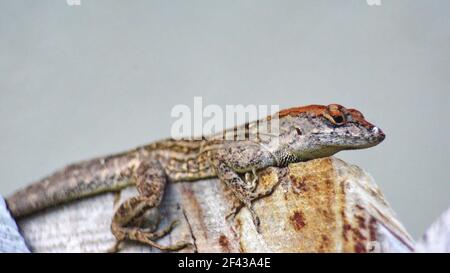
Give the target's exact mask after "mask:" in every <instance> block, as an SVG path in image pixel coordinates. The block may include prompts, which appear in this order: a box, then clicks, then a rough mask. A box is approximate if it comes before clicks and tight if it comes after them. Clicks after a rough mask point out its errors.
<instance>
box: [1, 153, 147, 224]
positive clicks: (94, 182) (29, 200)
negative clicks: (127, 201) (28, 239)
mask: <svg viewBox="0 0 450 273" xmlns="http://www.w3.org/2000/svg"><path fill="white" fill-rule="evenodd" d="M138 165H139V159H138V157H137V156H136V154H135V153H131V152H130V153H124V154H120V155H115V156H109V157H103V158H97V159H92V160H88V161H84V162H80V163H77V164H72V165H70V166H67V167H66V168H63V169H61V170H59V171H57V172H55V173H53V174H52V175H50V176H48V177H45V178H43V179H41V180H40V181H38V182H37V183H34V184H31V185H30V186H28V187H25V188H23V189H21V190H19V191H17V192H16V193H14V194H13V195H11V196H10V197H9V198H7V199H6V203H7V204H8V208H9V210H10V212H11V214H12V215H13V216H14V217H16V218H18V217H22V216H26V215H29V214H32V213H34V212H37V211H39V210H42V209H44V208H47V207H51V206H55V205H58V204H62V203H66V202H68V201H73V200H76V199H80V198H82V197H86V196H90V195H94V194H97V193H101V192H107V191H117V190H120V189H122V188H124V187H127V186H129V185H131V184H133V179H132V177H133V174H134V170H136V169H137V166H138Z"/></svg>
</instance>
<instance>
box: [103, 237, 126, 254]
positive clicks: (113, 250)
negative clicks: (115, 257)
mask: <svg viewBox="0 0 450 273" xmlns="http://www.w3.org/2000/svg"><path fill="white" fill-rule="evenodd" d="M122 247H123V240H121V241H119V240H116V243H115V244H114V245H113V246H112V247H111V248H109V249H108V250H107V251H106V252H108V253H117V252H119V251H120V250H121V249H122Z"/></svg>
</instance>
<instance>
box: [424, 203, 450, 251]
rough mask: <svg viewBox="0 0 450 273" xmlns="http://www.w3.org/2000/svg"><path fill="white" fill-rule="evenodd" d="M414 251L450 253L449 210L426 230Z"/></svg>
mask: <svg viewBox="0 0 450 273" xmlns="http://www.w3.org/2000/svg"><path fill="white" fill-rule="evenodd" d="M416 251H417V252H435V253H438V252H439V253H450V208H448V209H447V210H446V211H445V212H444V213H443V214H442V215H441V216H440V217H439V218H438V219H437V220H436V221H435V222H434V223H433V224H431V226H430V227H429V228H428V229H427V231H426V232H425V234H424V235H423V237H422V238H421V240H420V241H419V242H418V243H417V246H416Z"/></svg>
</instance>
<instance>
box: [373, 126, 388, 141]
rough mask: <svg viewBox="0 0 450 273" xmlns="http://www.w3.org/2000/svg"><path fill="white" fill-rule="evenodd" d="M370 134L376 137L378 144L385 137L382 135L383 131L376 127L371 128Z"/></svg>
mask: <svg viewBox="0 0 450 273" xmlns="http://www.w3.org/2000/svg"><path fill="white" fill-rule="evenodd" d="M372 133H373V134H374V135H376V136H377V138H378V141H379V142H381V141H383V140H384V139H385V138H386V135H385V134H384V133H383V131H382V130H381V129H380V128H378V127H376V126H374V127H373V128H372Z"/></svg>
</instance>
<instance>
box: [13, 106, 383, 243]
mask: <svg viewBox="0 0 450 273" xmlns="http://www.w3.org/2000/svg"><path fill="white" fill-rule="evenodd" d="M278 114H279V130H280V132H279V134H278V135H267V134H265V135H264V134H259V130H258V126H257V124H258V123H257V122H252V123H248V124H245V125H242V126H240V127H236V128H233V129H229V130H226V131H224V132H223V133H221V134H217V135H215V136H213V137H209V138H208V139H202V140H174V139H167V140H163V141H159V142H155V143H152V144H149V145H147V146H142V147H139V148H136V149H133V150H131V151H128V152H125V153H121V154H117V155H112V156H107V157H101V158H96V159H92V160H88V161H84V162H80V163H77V164H73V165H70V166H68V167H66V168H64V169H62V170H60V171H58V172H56V173H54V174H52V175H50V176H48V177H46V178H44V179H42V180H41V181H39V182H37V183H35V184H32V185H30V186H28V187H27V188H25V189H23V190H20V191H18V192H17V193H15V194H14V195H13V196H11V197H10V198H8V199H7V203H8V206H9V208H10V210H11V213H12V214H13V215H14V216H16V217H20V216H25V215H28V214H31V213H34V212H36V211H39V210H41V209H44V208H47V207H50V206H54V205H58V204H61V203H65V202H69V201H72V200H76V199H79V198H82V197H85V196H90V195H95V194H98V193H101V192H106V191H118V190H120V189H122V188H124V187H127V186H130V185H136V187H137V189H138V191H139V194H140V195H139V196H136V197H133V198H130V199H128V200H126V201H125V202H124V203H122V204H121V206H120V207H119V208H118V209H117V211H116V213H115V215H114V217H113V221H112V226H111V228H112V232H113V234H114V235H115V236H116V238H117V239H118V241H119V242H120V241H123V240H125V239H129V240H136V241H140V242H143V243H147V244H150V245H153V246H156V247H158V248H161V249H172V250H175V249H180V248H182V247H185V246H186V243H179V244H176V245H174V246H169V247H164V246H161V245H158V244H157V243H155V242H154V240H155V239H157V238H158V237H161V236H163V235H165V234H166V233H167V232H169V231H170V229H171V228H172V225H171V226H169V227H168V228H166V229H164V230H163V231H161V232H156V233H154V232H149V231H147V230H144V229H142V228H140V227H139V226H138V224H137V223H139V221H140V220H141V218H142V217H143V215H144V213H145V211H147V210H148V209H150V208H153V207H157V206H158V205H159V204H160V202H161V199H162V196H163V193H164V188H165V185H166V183H167V181H172V182H177V181H194V180H199V179H204V178H208V177H214V176H218V177H219V179H220V180H221V181H223V182H225V184H226V185H227V186H229V187H230V188H231V189H232V191H233V192H234V193H235V195H236V197H237V198H238V199H239V200H240V201H241V202H242V203H243V205H244V206H246V207H247V208H248V209H249V210H250V211H251V213H252V215H253V220H254V222H255V225H256V226H258V224H259V220H258V217H257V216H256V215H255V214H254V212H253V210H252V205H251V202H252V200H255V199H256V198H258V197H260V196H261V195H256V194H255V193H254V192H253V191H254V189H255V187H256V184H255V182H256V175H255V171H256V170H259V169H263V168H266V167H269V166H285V165H287V164H289V163H292V162H298V161H305V160H309V159H313V158H319V157H324V156H329V155H332V154H334V153H336V152H338V151H340V150H345V149H361V148H367V147H371V146H374V145H376V144H378V143H379V142H381V141H382V140H383V139H384V134H383V133H382V132H381V130H379V129H378V128H377V127H375V126H373V125H372V124H370V123H368V122H367V121H366V120H365V119H364V117H363V116H362V114H361V113H359V112H358V111H356V110H352V109H345V108H344V107H342V106H339V105H329V106H319V105H312V106H306V107H298V108H291V109H287V110H284V111H281V112H279V113H278ZM271 118H272V117H268V118H266V119H264V121H266V122H270V120H271ZM241 129H242V131H240V130H241ZM237 132H245V134H244V137H243V138H242V137H241V136H237ZM230 134H231V135H233V137H232V138H231V140H230V138H229V137H228V138H226V139H225V138H224V136H225V135H230ZM254 136H256V137H254ZM242 174H245V178H242V177H241V176H242ZM250 174H253V176H254V177H253V179H248V177H247V175H250ZM250 180H251V181H250ZM266 194H270V191H269V192H266V193H263V195H266Z"/></svg>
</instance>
